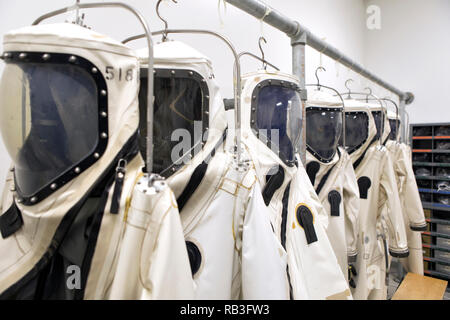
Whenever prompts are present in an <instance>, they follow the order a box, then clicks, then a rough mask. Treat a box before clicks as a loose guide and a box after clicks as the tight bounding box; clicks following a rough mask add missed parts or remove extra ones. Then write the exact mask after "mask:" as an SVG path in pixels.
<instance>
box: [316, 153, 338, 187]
mask: <svg viewBox="0 0 450 320" xmlns="http://www.w3.org/2000/svg"><path fill="white" fill-rule="evenodd" d="M337 151H338V157H339V159H341V152H340V151H339V148H338V149H337ZM338 163H339V160H338V161H337V162H336V163H335V164H334V165H333V166H332V167H331V168H330V169H329V170H328V172H327V173H326V174H325V175H324V176H323V177H322V179H320V182H319V185H318V186H317V189H316V194H317V195H319V194H320V192H321V191H322V188H323V186H324V185H325V183H326V182H327V180H328V177H329V176H330V174H331V172H332V171H333V169H334V167H335V166H336V165H337V164H338Z"/></svg>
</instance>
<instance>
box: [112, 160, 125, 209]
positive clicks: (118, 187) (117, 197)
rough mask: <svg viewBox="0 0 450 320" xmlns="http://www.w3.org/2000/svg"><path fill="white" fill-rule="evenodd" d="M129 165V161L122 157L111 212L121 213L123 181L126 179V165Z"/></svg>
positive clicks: (115, 181) (115, 182) (117, 169)
mask: <svg viewBox="0 0 450 320" xmlns="http://www.w3.org/2000/svg"><path fill="white" fill-rule="evenodd" d="M126 166H127V161H126V160H124V159H120V160H119V163H118V165H117V168H116V178H115V180H114V192H113V196H112V199H111V208H110V210H109V212H111V213H112V214H117V213H119V207H120V198H121V196H122V189H123V182H124V180H125V172H126V169H125V167H126Z"/></svg>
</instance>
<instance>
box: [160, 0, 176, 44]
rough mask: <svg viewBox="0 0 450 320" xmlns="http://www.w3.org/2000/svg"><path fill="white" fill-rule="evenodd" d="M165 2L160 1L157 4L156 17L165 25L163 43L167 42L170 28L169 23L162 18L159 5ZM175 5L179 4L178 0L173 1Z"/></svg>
mask: <svg viewBox="0 0 450 320" xmlns="http://www.w3.org/2000/svg"><path fill="white" fill-rule="evenodd" d="M162 1H163V0H158V3H157V4H156V15H157V16H158V18H159V19H160V20H161V21H162V22H163V23H164V33H163V35H162V41H163V42H164V41H166V40H167V29H168V28H169V24H168V23H167V21H166V20H165V19H163V17H161V15H160V14H159V5H160V4H161V2H162ZM172 2H173V3H178V2H177V0H172Z"/></svg>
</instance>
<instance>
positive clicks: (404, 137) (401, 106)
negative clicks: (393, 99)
mask: <svg viewBox="0 0 450 320" xmlns="http://www.w3.org/2000/svg"><path fill="white" fill-rule="evenodd" d="M405 105H406V103H405V99H402V98H400V101H399V106H398V107H399V109H400V123H401V124H403V126H402V127H401V130H400V137H401V139H400V141H401V142H404V143H406V142H407V139H408V138H409V137H407V131H408V128H407V126H406V108H405Z"/></svg>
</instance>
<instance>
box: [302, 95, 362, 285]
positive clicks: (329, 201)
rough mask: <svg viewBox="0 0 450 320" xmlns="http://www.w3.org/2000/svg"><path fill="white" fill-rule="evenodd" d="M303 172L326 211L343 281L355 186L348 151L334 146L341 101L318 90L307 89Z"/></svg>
mask: <svg viewBox="0 0 450 320" xmlns="http://www.w3.org/2000/svg"><path fill="white" fill-rule="evenodd" d="M306 130H307V134H306V148H307V153H306V172H307V173H308V176H309V178H310V181H311V183H312V184H313V186H314V188H315V190H316V193H317V194H318V196H319V199H320V201H321V203H322V205H323V207H324V209H325V211H326V212H327V214H328V221H329V222H328V227H327V228H326V232H327V235H328V238H329V239H330V243H331V246H332V247H333V250H334V253H335V254H336V257H337V259H338V262H339V265H340V267H341V270H342V272H343V274H344V276H345V278H346V279H347V280H349V279H348V273H349V272H348V268H349V264H353V263H355V262H356V258H357V242H358V235H359V221H358V215H359V189H358V182H357V181H356V176H355V172H354V170H353V165H352V161H351V159H350V157H349V155H348V153H347V152H346V151H345V150H344V149H343V148H341V147H339V149H338V147H337V144H338V142H339V138H340V136H341V133H342V102H341V100H339V99H338V98H336V97H333V96H332V95H331V94H329V93H327V92H325V91H324V89H321V90H317V89H316V90H313V91H310V92H308V102H307V107H306Z"/></svg>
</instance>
